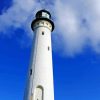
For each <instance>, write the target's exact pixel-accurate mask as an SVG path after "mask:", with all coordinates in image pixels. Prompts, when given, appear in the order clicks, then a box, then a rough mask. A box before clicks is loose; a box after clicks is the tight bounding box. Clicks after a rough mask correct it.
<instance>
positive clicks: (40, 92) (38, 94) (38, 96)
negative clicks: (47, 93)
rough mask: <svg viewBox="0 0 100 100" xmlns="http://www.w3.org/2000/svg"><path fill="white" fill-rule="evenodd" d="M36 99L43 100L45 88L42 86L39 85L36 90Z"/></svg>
mask: <svg viewBox="0 0 100 100" xmlns="http://www.w3.org/2000/svg"><path fill="white" fill-rule="evenodd" d="M35 93H36V94H35V100H43V88H42V87H40V86H39V87H37V88H36V92H35Z"/></svg>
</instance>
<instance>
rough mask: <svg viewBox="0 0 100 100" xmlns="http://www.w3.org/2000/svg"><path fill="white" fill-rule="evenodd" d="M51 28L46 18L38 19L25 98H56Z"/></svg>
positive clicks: (52, 99)
mask: <svg viewBox="0 0 100 100" xmlns="http://www.w3.org/2000/svg"><path fill="white" fill-rule="evenodd" d="M51 30H52V26H51V24H50V23H49V22H47V21H44V20H42V21H38V22H36V24H35V25H34V33H35V35H36V36H35V46H33V49H32V52H34V53H32V55H33V56H32V58H31V64H30V69H31V68H32V75H31V76H30V73H29V77H28V79H29V80H28V84H27V89H26V90H27V92H26V94H25V99H24V100H37V98H38V100H54V88H53V66H52V46H51ZM42 32H44V35H42ZM48 47H49V50H48ZM37 88H38V90H37ZM37 93H38V94H37ZM39 94H40V95H39ZM42 94H43V95H42ZM41 95H42V96H43V97H41ZM37 96H40V97H37Z"/></svg>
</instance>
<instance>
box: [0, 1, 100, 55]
mask: <svg viewBox="0 0 100 100" xmlns="http://www.w3.org/2000/svg"><path fill="white" fill-rule="evenodd" d="M99 5H100V1H99V0H75V1H73V0H54V1H53V0H51V1H49V0H37V1H35V0H13V3H12V6H11V7H10V8H8V9H7V10H6V11H4V12H3V13H2V15H0V33H1V32H2V33H5V34H7V30H9V29H11V28H13V29H15V30H16V29H18V28H22V29H24V31H26V33H28V35H31V33H32V31H31V28H30V24H31V21H32V19H33V16H34V15H35V13H36V11H37V10H39V9H41V8H46V9H48V10H50V11H51V12H52V16H53V18H54V21H55V26H56V28H55V31H54V33H55V34H53V39H54V41H53V42H54V45H55V46H56V48H57V49H59V50H61V51H62V52H63V53H64V55H69V56H73V55H75V54H77V53H81V52H82V51H83V50H84V49H85V48H86V47H87V46H88V47H90V48H91V49H92V50H94V51H95V52H96V53H98V54H99V53H100V6H99ZM29 33H30V34H29Z"/></svg>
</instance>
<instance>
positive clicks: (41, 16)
mask: <svg viewBox="0 0 100 100" xmlns="http://www.w3.org/2000/svg"><path fill="white" fill-rule="evenodd" d="M35 17H36V19H35V20H33V22H32V24H31V28H32V30H33V26H34V24H35V22H37V21H39V20H46V21H49V22H50V23H51V25H52V31H53V30H54V23H53V21H52V20H51V14H50V12H48V11H47V10H44V9H43V10H40V11H38V12H37V13H36V16H35Z"/></svg>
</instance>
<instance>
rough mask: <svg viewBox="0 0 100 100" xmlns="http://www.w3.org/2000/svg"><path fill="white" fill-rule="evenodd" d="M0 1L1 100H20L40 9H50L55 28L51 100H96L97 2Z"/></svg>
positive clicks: (99, 58) (99, 60)
mask: <svg viewBox="0 0 100 100" xmlns="http://www.w3.org/2000/svg"><path fill="white" fill-rule="evenodd" d="M0 1H1V3H0V99H1V100H6V99H8V100H23V95H24V88H25V84H26V75H27V69H28V66H29V61H30V54H31V47H32V39H33V38H32V37H33V35H32V34H34V33H32V31H31V29H30V23H31V21H32V19H33V18H34V14H35V13H36V11H38V10H39V9H41V8H46V9H48V10H49V11H50V12H51V13H52V16H53V20H54V22H55V31H54V32H53V34H52V43H53V65H54V87H55V100H100V35H99V34H100V30H99V26H100V19H99V15H100V14H99V11H100V8H99V6H98V4H100V2H99V1H98V0H95V4H94V0H92V1H91V2H90V0H85V1H83V0H76V1H73V0H70V1H69V0H62V1H60V0H55V1H52V0H51V1H50V2H49V1H48V0H44V1H43V2H42V3H40V1H41V0H38V1H35V0H34V2H33V0H13V1H11V0H0ZM25 2H26V3H25ZM26 4H27V5H26ZM46 4H48V6H46ZM80 5H81V6H80ZM37 6H38V7H37ZM36 7H37V8H36ZM63 9H65V10H63ZM55 12H56V13H55Z"/></svg>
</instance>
